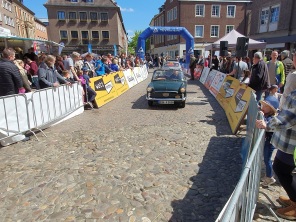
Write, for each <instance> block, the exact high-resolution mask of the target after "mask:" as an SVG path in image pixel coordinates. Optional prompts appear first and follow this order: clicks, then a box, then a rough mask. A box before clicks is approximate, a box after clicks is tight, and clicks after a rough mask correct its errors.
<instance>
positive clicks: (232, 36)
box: [205, 29, 266, 50]
mask: <svg viewBox="0 0 296 222" xmlns="http://www.w3.org/2000/svg"><path fill="white" fill-rule="evenodd" d="M238 37H245V36H244V35H242V34H240V33H239V32H237V31H236V30H234V29H233V30H232V31H231V32H229V33H228V34H227V35H225V36H223V37H222V38H221V39H219V40H217V41H216V42H214V43H212V44H210V45H207V46H206V47H205V50H220V41H228V48H229V49H235V48H236V41H237V38H238ZM265 47H266V42H259V41H256V40H254V39H249V47H248V49H250V50H252V49H265Z"/></svg>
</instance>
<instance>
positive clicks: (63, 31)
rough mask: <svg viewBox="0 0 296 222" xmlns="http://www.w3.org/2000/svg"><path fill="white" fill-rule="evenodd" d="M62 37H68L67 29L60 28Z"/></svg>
mask: <svg viewBox="0 0 296 222" xmlns="http://www.w3.org/2000/svg"><path fill="white" fill-rule="evenodd" d="M60 36H61V39H68V33H67V31H66V30H60Z"/></svg>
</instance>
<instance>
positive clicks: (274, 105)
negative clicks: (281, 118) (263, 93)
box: [260, 96, 279, 113]
mask: <svg viewBox="0 0 296 222" xmlns="http://www.w3.org/2000/svg"><path fill="white" fill-rule="evenodd" d="M260 103H261V104H265V105H267V106H269V107H270V108H271V109H272V110H273V111H274V113H276V112H277V111H276V110H277V109H278V108H279V101H278V99H277V98H276V97H275V96H268V97H266V98H265V99H264V100H261V101H260Z"/></svg>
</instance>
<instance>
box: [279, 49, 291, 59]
mask: <svg viewBox="0 0 296 222" xmlns="http://www.w3.org/2000/svg"><path fill="white" fill-rule="evenodd" d="M281 55H282V56H284V57H289V55H290V51H289V50H284V51H282V52H281Z"/></svg>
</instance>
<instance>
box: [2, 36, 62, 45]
mask: <svg viewBox="0 0 296 222" xmlns="http://www.w3.org/2000/svg"><path fill="white" fill-rule="evenodd" d="M0 39H7V40H22V41H32V42H44V43H47V44H50V45H54V46H59V47H65V46H64V45H63V44H59V43H57V42H53V41H48V40H40V39H31V38H23V37H18V36H1V35H0Z"/></svg>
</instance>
